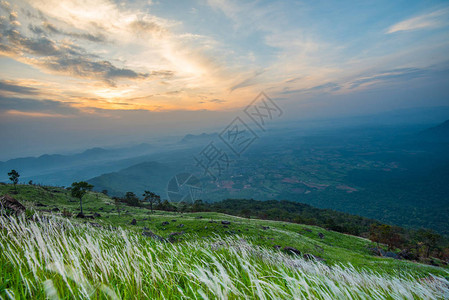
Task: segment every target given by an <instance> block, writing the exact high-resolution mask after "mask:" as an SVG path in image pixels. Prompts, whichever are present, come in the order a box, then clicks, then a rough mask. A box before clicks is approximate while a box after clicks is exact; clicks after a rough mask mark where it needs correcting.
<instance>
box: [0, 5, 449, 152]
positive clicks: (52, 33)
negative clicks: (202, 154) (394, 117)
mask: <svg viewBox="0 0 449 300" xmlns="http://www.w3.org/2000/svg"><path fill="white" fill-rule="evenodd" d="M448 53H449V2H447V1H412V0H408V1H382V0H380V1H257V0H254V1H232V0H192V1H174V0H173V1H161V0H160V1H156V0H154V1H152V0H150V1H137V0H135V1H134V0H130V1H113V0H79V1H74V0H73V1H70V0H17V1H12V0H9V1H6V0H0V139H1V140H2V146H1V148H0V159H8V158H12V157H17V156H23V155H37V154H39V153H40V154H43V153H45V152H56V151H63V150H69V149H82V148H83V147H90V146H102V145H114V144H119V143H127V142H138V141H140V140H141V141H144V140H145V139H147V138H149V137H151V136H157V135H170V134H183V133H184V134H185V133H189V132H210V131H211V130H213V129H214V128H217V127H223V126H224V125H226V123H227V122H228V120H230V119H229V118H231V117H232V115H233V114H235V112H236V111H239V110H241V109H242V108H244V107H245V106H246V105H247V104H248V103H250V102H251V100H252V99H254V98H255V97H256V96H257V95H258V94H259V93H260V92H262V91H263V92H265V93H266V94H267V95H269V96H270V97H271V98H272V99H274V100H275V101H277V103H280V106H282V108H283V109H284V111H286V114H285V118H286V119H291V120H295V119H301V118H303V119H306V118H313V117H326V116H339V115H342V116H344V115H355V114H367V113H374V112H382V111H388V110H392V109H402V108H404V109H405V108H411V107H427V106H448V105H449V99H448V97H447V95H448V92H449V76H448V75H449V55H448Z"/></svg>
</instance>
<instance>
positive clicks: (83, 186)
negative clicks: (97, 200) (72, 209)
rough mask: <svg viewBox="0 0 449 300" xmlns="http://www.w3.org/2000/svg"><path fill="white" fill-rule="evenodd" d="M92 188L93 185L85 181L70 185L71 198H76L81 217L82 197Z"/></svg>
mask: <svg viewBox="0 0 449 300" xmlns="http://www.w3.org/2000/svg"><path fill="white" fill-rule="evenodd" d="M93 187H94V186H93V185H91V184H89V183H87V182H85V181H80V182H74V183H72V189H71V193H72V197H75V198H78V199H79V200H80V210H81V215H83V196H84V195H85V194H86V193H87V191H90V190H92V188H93Z"/></svg>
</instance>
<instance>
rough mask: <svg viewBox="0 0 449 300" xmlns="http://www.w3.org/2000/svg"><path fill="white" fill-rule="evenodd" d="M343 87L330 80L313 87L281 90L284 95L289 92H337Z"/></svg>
mask: <svg viewBox="0 0 449 300" xmlns="http://www.w3.org/2000/svg"><path fill="white" fill-rule="evenodd" d="M340 89H341V86H340V85H339V84H337V83H334V82H328V83H325V84H320V85H317V86H314V87H311V88H303V89H295V90H289V89H285V90H284V91H282V92H281V94H283V95H288V94H297V93H314V92H321V93H331V92H335V91H338V90H340Z"/></svg>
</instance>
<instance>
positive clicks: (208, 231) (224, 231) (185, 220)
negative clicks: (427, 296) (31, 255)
mask: <svg viewBox="0 0 449 300" xmlns="http://www.w3.org/2000/svg"><path fill="white" fill-rule="evenodd" d="M18 189H19V193H18V194H17V195H13V196H14V197H15V198H16V199H18V200H19V201H20V202H21V203H23V204H24V205H25V206H26V207H27V208H28V209H29V210H34V211H37V212H39V213H41V214H44V215H55V216H60V215H61V214H64V215H67V214H69V213H71V214H72V215H75V214H76V213H78V212H79V202H78V200H77V199H75V198H72V197H71V196H70V192H69V191H67V190H66V189H62V188H56V187H40V186H30V185H20V186H18ZM12 190H13V188H12V186H10V185H1V186H0V194H5V193H7V192H11V191H12ZM83 208H84V211H85V213H87V214H88V215H94V214H97V215H96V216H95V218H94V219H93V220H92V219H76V218H74V217H70V219H71V220H72V222H74V223H85V224H90V225H92V226H99V227H101V228H108V227H109V226H114V227H122V228H125V229H126V230H130V231H131V232H135V233H137V234H139V235H140V234H142V233H143V232H152V233H154V234H155V235H157V236H159V237H162V238H164V239H169V238H170V237H171V239H173V240H176V241H180V242H181V241H182V242H186V241H196V240H200V239H203V238H216V237H220V238H228V237H236V238H244V239H245V240H248V241H251V243H252V244H254V245H257V246H260V247H263V248H264V249H267V250H270V251H274V252H278V251H279V250H278V249H283V248H284V247H293V248H295V249H298V250H299V251H301V253H302V254H303V255H305V254H311V255H313V256H315V257H316V258H317V259H319V260H320V261H323V262H324V263H325V264H326V265H339V264H344V265H349V264H351V265H352V266H354V267H355V268H357V269H360V268H368V269H370V270H372V271H376V272H385V273H395V272H397V271H407V272H411V273H412V274H415V275H417V276H418V275H419V276H426V275H427V274H430V273H432V274H435V275H444V276H447V274H448V273H447V269H443V268H440V267H433V266H429V265H424V264H418V263H413V262H410V261H405V260H396V259H392V258H385V257H379V256H374V255H373V254H372V251H371V250H370V248H373V247H375V244H374V243H372V242H371V241H369V240H368V239H365V238H361V237H357V236H352V235H347V234H342V233H338V232H334V231H330V230H326V229H323V228H321V227H317V226H311V225H304V224H295V223H289V222H280V221H270V220H261V219H249V218H242V217H237V216H231V215H227V214H223V213H218V212H197V213H179V212H167V211H154V212H153V213H151V211H150V210H149V209H147V208H144V207H132V206H127V205H125V204H124V203H121V204H120V205H119V208H120V216H119V215H118V213H117V207H116V206H115V205H114V201H113V200H112V199H111V198H109V197H108V196H106V195H104V194H102V193H96V192H89V193H88V194H87V195H86V196H85V197H84V198H83ZM133 219H135V220H136V224H135V225H131V223H132V221H133ZM222 221H229V222H230V224H229V225H224V224H222ZM164 222H166V223H164ZM117 230H118V229H117ZM181 232H182V233H181ZM173 233H175V234H173ZM176 233H177V234H176ZM320 233H321V234H322V235H323V238H320V236H319V235H320Z"/></svg>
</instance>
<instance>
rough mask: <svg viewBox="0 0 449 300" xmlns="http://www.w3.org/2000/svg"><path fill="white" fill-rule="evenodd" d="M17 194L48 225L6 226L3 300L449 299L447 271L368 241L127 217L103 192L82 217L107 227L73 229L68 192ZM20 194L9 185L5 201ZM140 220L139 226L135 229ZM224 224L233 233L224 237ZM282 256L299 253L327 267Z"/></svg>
mask: <svg viewBox="0 0 449 300" xmlns="http://www.w3.org/2000/svg"><path fill="white" fill-rule="evenodd" d="M18 189H19V193H18V194H17V195H13V196H14V197H15V198H16V199H18V200H19V201H21V202H22V203H24V204H25V206H26V207H27V208H28V209H30V210H35V211H36V212H38V214H37V215H40V216H41V217H40V218H41V221H39V222H33V221H29V220H17V219H6V218H2V219H1V223H0V224H1V230H0V233H1V250H2V251H1V254H0V267H1V274H0V276H1V277H0V279H1V281H0V295H1V297H2V298H4V299H8V298H11V297H12V298H36V299H42V298H52V297H53V296H55V297H54V299H56V298H58V297H59V298H63V299H64V298H73V297H74V298H92V299H107V298H113V299H115V298H122V299H134V298H147V297H149V298H161V299H162V298H173V297H176V298H198V299H201V298H210V299H215V298H223V299H234V298H298V299H300V298H317V299H325V298H326V299H331V298H332V299H334V298H356V299H360V298H361V299H363V298H390V299H396V298H425V299H444V298H448V297H449V293H448V285H447V284H448V283H447V281H446V279H444V277H446V278H447V276H448V275H449V273H448V269H447V268H446V269H444V268H440V267H433V266H429V265H423V264H418V263H414V262H410V261H402V260H394V259H391V258H382V257H376V256H373V255H372V254H371V252H370V250H369V248H370V247H373V246H374V245H373V244H372V243H371V242H370V241H369V240H366V239H363V238H360V237H355V236H350V235H345V234H341V233H337V232H332V231H326V230H324V229H322V228H320V227H316V226H308V225H302V224H293V223H286V222H277V221H268V220H258V219H246V218H239V217H234V216H229V215H224V214H220V213H216V212H207V213H184V214H180V213H175V212H163V211H155V212H154V213H151V212H150V211H149V210H147V209H144V208H137V207H128V206H122V208H121V209H122V211H123V212H122V214H121V215H120V216H119V215H118V214H117V212H116V209H115V206H114V205H113V201H112V200H111V199H110V198H109V197H107V196H105V195H103V194H99V193H94V192H90V193H88V194H87V195H86V196H85V198H84V199H83V207H84V210H85V212H87V213H90V214H92V213H94V212H97V213H100V214H101V217H98V218H96V219H95V220H80V219H75V218H72V219H64V218H61V217H60V213H55V212H52V209H53V208H55V207H57V208H58V209H60V210H61V211H62V210H63V209H66V210H68V211H71V212H72V213H77V212H78V211H79V203H78V201H77V200H76V199H73V198H71V197H70V194H69V192H68V191H67V190H65V189H62V188H54V187H38V186H28V185H21V186H18ZM11 191H12V187H11V186H10V185H0V194H4V193H7V192H11ZM38 203H39V204H41V205H44V206H38V205H37V204H38ZM132 219H136V221H137V224H136V225H130V223H131V220H132ZM222 220H227V221H230V222H231V224H230V225H227V227H225V226H224V225H223V224H221V221H222ZM163 222H168V225H162V223H163ZM181 224H183V226H181ZM263 227H269V228H268V229H267V228H265V229H264V228H263ZM144 229H145V231H148V230H151V231H153V232H154V233H156V234H158V235H160V236H162V237H165V238H166V237H168V236H169V235H170V233H173V232H181V231H182V232H183V233H182V234H181V235H178V236H176V241H175V242H174V243H164V242H162V243H161V242H158V241H155V240H153V239H152V238H149V237H145V236H143V235H142V231H143V230H144ZM320 232H321V233H323V234H324V238H323V239H321V238H319V237H318V233H320ZM274 246H281V247H285V246H290V247H294V248H296V249H299V250H300V251H301V252H302V254H306V253H309V254H313V255H315V256H317V257H320V258H322V259H324V263H319V262H314V261H306V260H304V259H303V258H302V257H298V256H297V257H294V256H290V255H287V254H285V253H282V252H281V251H279V250H276V249H275V247H274ZM52 295H53V296H52Z"/></svg>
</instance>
